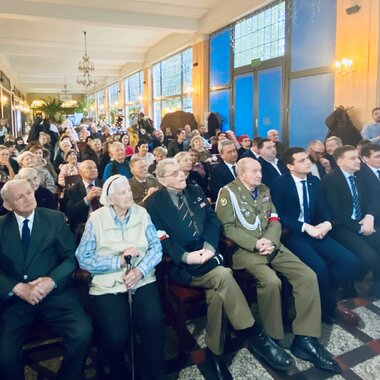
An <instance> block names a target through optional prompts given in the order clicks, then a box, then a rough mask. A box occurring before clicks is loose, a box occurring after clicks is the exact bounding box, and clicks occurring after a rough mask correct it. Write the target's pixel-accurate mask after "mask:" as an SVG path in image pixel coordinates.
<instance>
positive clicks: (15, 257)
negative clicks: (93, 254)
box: [0, 180, 92, 380]
mask: <svg viewBox="0 0 380 380" xmlns="http://www.w3.org/2000/svg"><path fill="white" fill-rule="evenodd" d="M1 196H2V198H3V199H4V205H5V207H6V208H7V209H9V210H10V211H11V213H9V214H7V215H6V216H4V217H2V218H1V219H0V268H1V270H0V299H1V314H0V315H1V317H0V319H1V322H0V377H1V378H2V379H7V380H22V379H23V378H24V364H23V358H22V346H23V343H24V339H25V335H26V333H27V332H28V330H29V329H30V328H31V327H32V325H33V323H34V322H35V321H36V320H37V319H42V320H44V321H45V322H46V323H47V324H48V325H49V327H50V328H51V329H52V330H53V331H55V332H56V333H57V334H59V335H60V336H62V338H63V344H64V346H65V355H64V359H63V362H62V365H61V369H60V371H59V374H58V377H57V378H58V379H61V380H67V379H77V380H79V379H81V378H82V376H83V365H84V361H85V358H86V354H87V349H88V346H89V343H90V338H91V330H92V329H91V323H90V321H89V319H88V317H87V316H86V314H85V313H84V311H83V309H82V307H81V305H80V303H79V300H78V298H77V295H76V293H75V291H74V290H73V289H72V287H71V286H70V281H71V275H72V273H73V271H74V269H75V257H74V251H75V242H74V238H73V235H72V234H71V232H70V230H69V228H68V227H67V225H66V223H65V221H64V218H63V214H61V213H59V212H58V211H54V210H49V209H46V208H36V200H35V198H34V192H33V190H32V188H31V186H30V184H29V183H28V182H27V181H25V180H14V181H10V182H8V183H6V184H5V185H4V187H3V188H2V190H1Z"/></svg>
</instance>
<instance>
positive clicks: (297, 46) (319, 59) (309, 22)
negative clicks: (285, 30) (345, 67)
mask: <svg viewBox="0 0 380 380" xmlns="http://www.w3.org/2000/svg"><path fill="white" fill-rule="evenodd" d="M314 3H315V2H313V1H304V0H294V1H293V7H292V13H293V15H292V52H291V53H292V54H291V57H292V71H297V70H305V69H311V68H314V67H321V66H329V65H331V64H332V62H334V58H335V39H336V38H335V37H336V36H335V34H336V32H335V29H336V0H319V4H318V6H316V5H315V4H314Z"/></svg>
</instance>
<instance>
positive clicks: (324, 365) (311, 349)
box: [290, 335, 341, 373]
mask: <svg viewBox="0 0 380 380" xmlns="http://www.w3.org/2000/svg"><path fill="white" fill-rule="evenodd" d="M290 350H291V351H292V353H293V355H294V356H297V358H300V359H303V360H307V361H309V362H311V363H313V364H314V365H315V366H316V367H318V368H321V369H324V370H326V371H330V372H334V373H340V372H341V369H340V367H339V365H338V363H337V362H336V361H335V360H334V359H333V358H332V355H331V354H330V353H329V352H328V351H327V350H326V349H325V348H324V347H322V346H321V344H320V343H319V342H318V339H317V338H314V337H311V336H301V335H296V337H295V338H294V340H293V344H292V346H291V348H290Z"/></svg>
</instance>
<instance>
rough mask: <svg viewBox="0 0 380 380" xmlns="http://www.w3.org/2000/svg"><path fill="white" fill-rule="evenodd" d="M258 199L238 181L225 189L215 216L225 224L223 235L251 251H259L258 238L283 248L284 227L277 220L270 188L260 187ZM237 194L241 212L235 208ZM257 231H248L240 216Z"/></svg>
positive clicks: (221, 193) (220, 194) (218, 201)
mask: <svg viewBox="0 0 380 380" xmlns="http://www.w3.org/2000/svg"><path fill="white" fill-rule="evenodd" d="M257 190H258V196H257V198H256V199H253V196H252V194H251V193H250V191H249V190H248V189H247V188H246V187H245V186H244V185H243V183H242V182H241V181H240V180H239V179H238V178H236V179H235V180H234V181H232V182H231V183H229V184H228V185H226V186H224V187H223V188H222V189H221V190H220V192H219V196H218V200H217V204H216V213H217V215H218V217H219V220H220V221H221V223H222V225H223V233H224V235H225V236H226V237H228V238H230V239H232V240H233V241H234V242H235V243H236V244H237V245H238V246H239V247H241V248H243V249H245V250H247V251H250V252H255V251H257V250H256V248H255V246H256V242H257V240H258V239H261V238H263V237H264V238H267V239H269V240H270V241H272V242H273V244H274V245H275V246H276V247H278V248H281V249H283V248H284V247H282V245H281V244H280V236H281V224H280V223H279V221H278V217H277V213H276V209H275V207H274V205H273V203H272V200H271V197H270V192H269V188H268V187H267V186H265V185H263V184H260V185H259V186H258V187H257ZM230 192H232V193H233V194H235V196H236V201H237V205H238V210H237V212H236V210H235V209H234V207H233V203H232V202H233V200H232V199H231V194H230ZM239 211H240V213H241V216H242V217H243V218H244V219H245V221H246V222H247V223H248V224H250V225H251V226H252V225H253V226H255V225H257V227H256V228H255V229H252V230H251V229H248V228H247V227H246V226H245V225H244V224H243V223H242V222H241V221H240V220H239V217H238V215H237V213H238V212H239Z"/></svg>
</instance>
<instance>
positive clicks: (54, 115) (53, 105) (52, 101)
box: [37, 96, 66, 123]
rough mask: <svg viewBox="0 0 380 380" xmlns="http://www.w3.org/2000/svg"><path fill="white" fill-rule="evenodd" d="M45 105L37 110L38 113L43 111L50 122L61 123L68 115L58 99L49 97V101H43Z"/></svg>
mask: <svg viewBox="0 0 380 380" xmlns="http://www.w3.org/2000/svg"><path fill="white" fill-rule="evenodd" d="M42 101H43V104H42V105H41V106H39V107H38V108H37V111H42V112H43V113H44V114H45V115H46V116H47V118H48V119H49V120H50V121H55V122H57V123H59V122H60V121H61V119H62V117H63V115H64V114H65V113H66V110H65V108H63V107H62V102H61V101H60V100H59V99H57V98H52V97H50V96H49V98H48V99H42Z"/></svg>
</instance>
